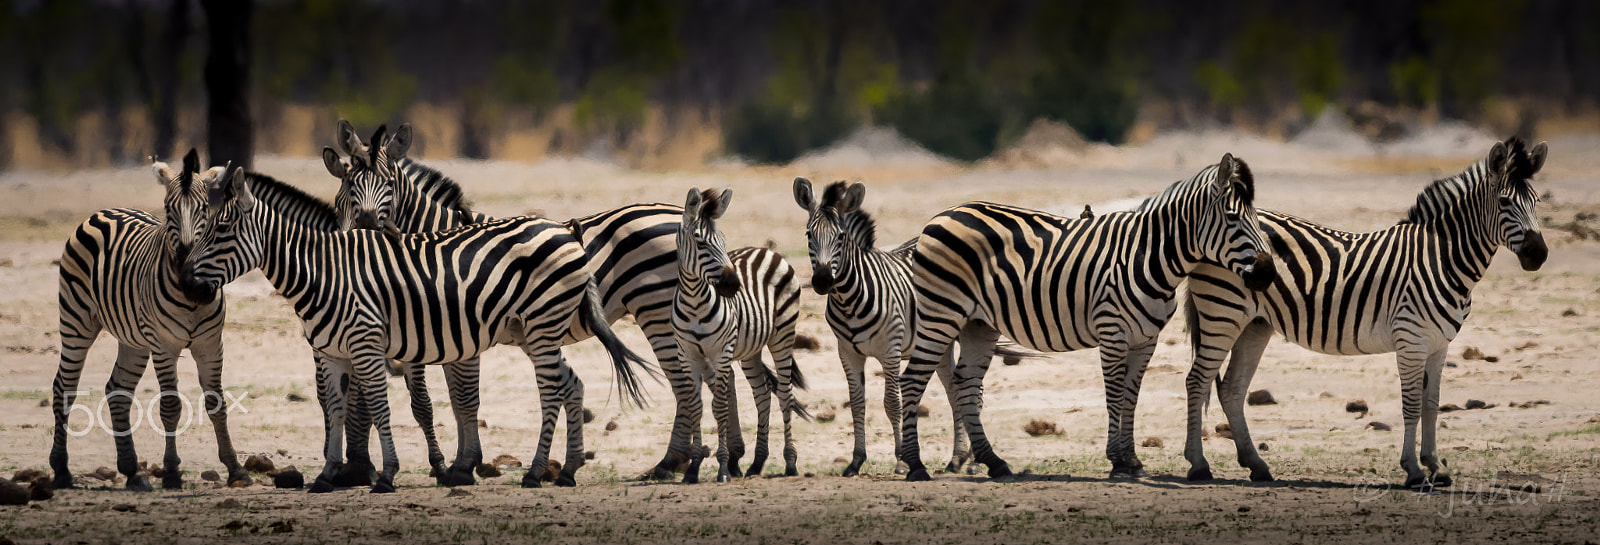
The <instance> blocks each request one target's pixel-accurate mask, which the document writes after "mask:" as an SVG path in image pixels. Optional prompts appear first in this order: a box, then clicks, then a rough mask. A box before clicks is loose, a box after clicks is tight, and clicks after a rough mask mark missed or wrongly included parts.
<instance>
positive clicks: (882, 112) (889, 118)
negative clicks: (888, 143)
mask: <svg viewBox="0 0 1600 545" xmlns="http://www.w3.org/2000/svg"><path fill="white" fill-rule="evenodd" d="M875 117H876V119H877V120H878V121H880V122H882V123H883V124H886V125H889V126H891V127H894V128H895V130H897V131H900V134H901V135H903V136H905V137H906V138H909V139H911V140H912V141H914V142H916V143H918V144H921V145H922V147H925V148H927V149H928V151H932V152H934V153H937V154H940V155H943V156H946V157H950V158H953V159H957V160H961V161H976V160H979V159H982V158H984V157H988V156H989V154H991V153H994V150H995V148H996V147H997V146H999V138H1000V126H1001V122H1002V120H1003V119H1004V118H1005V113H1004V112H1003V111H1002V108H1001V107H1000V102H999V100H998V99H997V98H996V97H995V96H994V94H993V92H992V91H990V90H989V89H988V88H986V87H985V86H983V85H981V84H980V83H979V82H978V81H977V80H976V79H975V78H970V77H960V76H947V77H945V78H942V79H940V80H939V81H937V82H935V83H934V84H933V86H932V87H930V88H929V89H928V90H927V91H925V92H922V93H917V94H899V95H896V96H894V97H891V98H890V99H889V101H888V102H887V103H885V104H884V105H883V107H882V108H881V109H879V110H878V112H877V113H876V115H875Z"/></svg>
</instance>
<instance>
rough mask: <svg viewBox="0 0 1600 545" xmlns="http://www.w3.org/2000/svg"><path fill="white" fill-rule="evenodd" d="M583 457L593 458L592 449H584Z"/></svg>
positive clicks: (586, 458)
mask: <svg viewBox="0 0 1600 545" xmlns="http://www.w3.org/2000/svg"><path fill="white" fill-rule="evenodd" d="M583 459H585V460H593V459H594V451H592V450H586V451H584V452H583Z"/></svg>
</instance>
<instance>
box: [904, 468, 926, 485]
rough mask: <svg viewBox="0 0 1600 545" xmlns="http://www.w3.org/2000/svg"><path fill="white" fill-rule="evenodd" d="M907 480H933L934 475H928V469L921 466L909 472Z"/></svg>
mask: <svg viewBox="0 0 1600 545" xmlns="http://www.w3.org/2000/svg"><path fill="white" fill-rule="evenodd" d="M906 480H907V481H910V482H920V481H931V480H933V477H931V476H929V475H928V470H927V469H926V468H921V467H919V468H916V469H913V470H911V471H910V472H907V473H906Z"/></svg>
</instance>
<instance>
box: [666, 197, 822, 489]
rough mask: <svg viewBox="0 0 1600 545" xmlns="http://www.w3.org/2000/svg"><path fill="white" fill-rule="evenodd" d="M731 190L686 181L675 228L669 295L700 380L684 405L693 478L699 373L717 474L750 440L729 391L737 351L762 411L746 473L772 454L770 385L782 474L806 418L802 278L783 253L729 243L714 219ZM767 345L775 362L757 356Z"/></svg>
mask: <svg viewBox="0 0 1600 545" xmlns="http://www.w3.org/2000/svg"><path fill="white" fill-rule="evenodd" d="M732 199H733V190H732V189H723V190H721V191H714V190H706V191H705V192H703V193H702V192H701V191H699V190H695V189H691V190H689V195H688V197H687V201H686V202H685V204H684V208H683V219H682V223H681V224H680V227H679V231H678V263H677V265H678V274H677V278H678V288H677V296H676V298H675V299H673V303H672V327H673V330H674V331H675V332H676V334H677V339H678V348H679V351H680V357H682V358H683V361H684V362H685V365H686V366H687V367H688V368H689V372H690V374H691V375H692V378H693V380H694V381H695V383H696V384H695V391H694V395H693V396H691V399H690V400H689V401H690V404H689V414H688V415H687V417H688V419H689V420H688V422H687V424H689V425H690V427H691V428H692V429H693V430H695V433H694V438H693V445H692V448H693V453H692V455H691V457H690V461H689V469H688V471H686V472H685V473H684V476H683V480H684V482H689V483H692V482H698V481H699V473H700V463H701V460H702V457H701V455H700V452H701V449H700V434H699V423H700V418H701V412H702V406H701V401H700V392H699V384H700V383H705V384H707V385H708V386H710V388H711V395H712V403H711V412H712V416H714V417H715V418H716V421H717V432H718V435H719V437H718V444H717V463H718V465H719V467H718V469H717V480H718V481H719V482H722V481H727V480H729V479H730V478H732V477H738V476H740V472H739V468H738V467H737V464H738V461H739V458H740V457H741V456H743V454H744V440H743V437H742V434H741V433H740V430H739V420H738V418H739V416H738V415H739V411H738V403H737V402H736V401H735V396H734V395H733V393H734V388H733V368H732V362H734V361H739V362H741V363H742V365H743V367H744V373H745V378H746V379H747V380H749V382H750V389H751V390H752V391H753V392H754V394H755V400H756V411H757V415H758V416H757V422H756V426H757V428H756V429H757V431H756V448H755V454H754V456H753V457H752V461H751V464H750V469H749V471H747V472H746V474H748V475H759V474H760V473H761V469H762V466H763V465H764V464H765V463H766V458H767V421H768V416H769V412H768V411H769V409H770V406H771V395H772V394H771V391H772V390H776V394H777V398H778V403H779V406H780V407H779V408H780V409H781V410H782V412H783V443H784V446H783V459H784V474H785V475H790V476H793V475H798V474H799V470H798V468H797V467H796V466H795V462H796V458H797V456H798V452H797V451H796V450H795V446H794V435H793V433H792V432H791V421H790V418H791V416H799V417H800V418H806V419H809V418H810V415H808V414H807V413H806V412H805V409H804V408H803V407H802V406H801V405H800V403H799V402H798V401H796V400H795V398H794V391H793V389H794V388H800V389H804V388H805V387H806V384H805V377H803V376H801V374H800V369H799V367H797V366H796V365H795V361H794V334H795V333H794V328H795V323H796V322H798V321H799V319H800V286H799V285H798V284H797V283H796V281H795V277H794V269H792V268H790V267H789V264H788V263H787V262H785V261H784V260H783V256H781V255H779V254H778V253H777V252H773V251H771V250H767V249H764V248H741V249H738V250H734V251H732V252H728V251H726V250H725V248H726V242H725V241H724V240H723V236H722V232H721V231H720V230H718V229H717V224H716V220H717V218H720V217H722V214H723V213H724V212H727V210H728V204H729V203H730V201H731V200H732ZM763 347H765V348H766V349H767V351H769V352H771V353H772V359H773V363H774V368H775V369H769V368H768V367H767V365H766V364H765V363H763V362H762V361H761V349H762V348H763ZM774 371H775V372H774Z"/></svg>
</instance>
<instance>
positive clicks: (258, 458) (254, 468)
mask: <svg viewBox="0 0 1600 545" xmlns="http://www.w3.org/2000/svg"><path fill="white" fill-rule="evenodd" d="M272 467H273V466H272V459H271V458H268V457H266V456H262V455H260V454H252V455H250V458H248V459H246V460H245V461H244V469H245V471H249V472H251V473H267V472H270V471H272Z"/></svg>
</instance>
